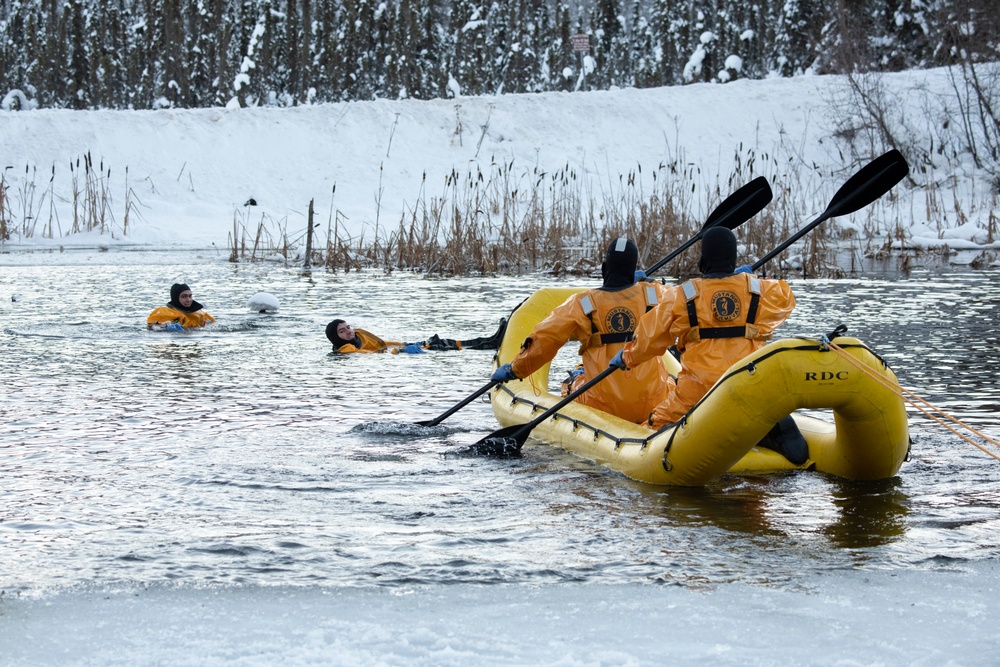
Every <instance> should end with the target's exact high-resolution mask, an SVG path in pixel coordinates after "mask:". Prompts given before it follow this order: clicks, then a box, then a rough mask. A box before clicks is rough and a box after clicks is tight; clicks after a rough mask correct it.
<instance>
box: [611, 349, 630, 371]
mask: <svg viewBox="0 0 1000 667" xmlns="http://www.w3.org/2000/svg"><path fill="white" fill-rule="evenodd" d="M624 354H625V348H622V349H620V350H618V354H616V355H615V356H614V357H612V359H611V361H609V362H608V368H610V367H612V366H614V367H615V368H620V369H622V370H623V371H627V370H628V366H626V365H625V359H623V358H622V357H623V355H624Z"/></svg>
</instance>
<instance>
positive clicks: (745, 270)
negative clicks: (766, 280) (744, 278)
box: [733, 264, 753, 273]
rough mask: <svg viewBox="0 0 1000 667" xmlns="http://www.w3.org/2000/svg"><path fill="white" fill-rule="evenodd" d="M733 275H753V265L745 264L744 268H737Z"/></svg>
mask: <svg viewBox="0 0 1000 667" xmlns="http://www.w3.org/2000/svg"><path fill="white" fill-rule="evenodd" d="M733 273H753V265H752V264H744V265H743V266H741V267H739V268H737V269H736V270H735V271H734V272H733Z"/></svg>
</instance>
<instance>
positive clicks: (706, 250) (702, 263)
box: [698, 227, 736, 276]
mask: <svg viewBox="0 0 1000 667" xmlns="http://www.w3.org/2000/svg"><path fill="white" fill-rule="evenodd" d="M698 270H699V271H701V272H702V274H703V275H710V274H711V275H724V276H728V275H730V274H731V273H732V272H733V271H735V270H736V234H733V232H732V230H731V229H726V228H725V227H712V228H711V229H709V230H708V231H707V232H705V234H704V236H702V237H701V259H700V260H698Z"/></svg>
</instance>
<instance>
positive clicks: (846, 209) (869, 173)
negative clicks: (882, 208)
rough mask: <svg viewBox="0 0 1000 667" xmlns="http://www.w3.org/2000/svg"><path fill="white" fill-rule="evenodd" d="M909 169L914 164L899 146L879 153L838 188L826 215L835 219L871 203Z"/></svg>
mask: <svg viewBox="0 0 1000 667" xmlns="http://www.w3.org/2000/svg"><path fill="white" fill-rule="evenodd" d="M909 172H910V165H908V164H907V163H906V158H904V157H903V154H902V153H900V152H899V151H897V150H896V149H893V150H891V151H889V152H888V153H884V154H882V155H880V156H878V157H877V158H875V159H874V160H872V161H871V162H869V163H868V164H867V165H865V166H864V167H863V168H862V169H861V171H859V172H858V173H856V174H854V176H851V178H850V179H848V181H847V182H846V183H844V185H842V186H841V188H840V189H839V190H837V194H835V195H834V196H833V199H832V200H830V205H829V206H827V208H826V211H825V213H824V215H825V216H826V217H827V218H835V217H837V216H840V215H846V214H848V213H854V212H855V211H857V210H859V209H862V208H864V207H865V206H868V204H871V203H872V202H873V201H875V200H876V199H878V198H879V197H881V196H882V195H884V194H885V193H886V192H888V191H889V190H891V189H892V186H894V185H896V183H899V182H900V181H901V180H903V178H904V177H905V176H906V175H907V174H908V173H909Z"/></svg>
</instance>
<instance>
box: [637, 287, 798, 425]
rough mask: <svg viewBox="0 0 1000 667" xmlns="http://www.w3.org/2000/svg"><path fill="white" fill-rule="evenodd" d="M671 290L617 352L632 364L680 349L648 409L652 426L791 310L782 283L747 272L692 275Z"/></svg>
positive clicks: (699, 392)
mask: <svg viewBox="0 0 1000 667" xmlns="http://www.w3.org/2000/svg"><path fill="white" fill-rule="evenodd" d="M672 292H673V293H672V294H671V295H670V296H669V297H665V298H664V299H663V302H662V303H661V304H660V305H659V306H657V307H656V308H655V309H653V310H651V311H650V312H649V313H647V314H646V315H645V316H643V318H642V319H641V320H640V321H639V326H638V328H637V329H636V332H635V338H634V339H633V340H632V341H631V342H630V343H629V344H628V345H626V346H625V352H624V353H623V354H622V359H623V360H624V362H625V364H626V365H627V366H628V367H629V368H632V367H633V366H635V365H641V364H642V363H644V362H646V361H647V360H649V359H655V358H659V357H660V356H661V355H663V353H664V352H665V351H666V350H667V348H668V347H670V346H671V345H674V344H676V345H677V347H678V349H680V350H681V351H682V354H681V372H680V374H678V376H677V381H676V383H674V382H671V385H672V386H671V387H670V391H669V394H668V395H667V397H666V399H665V400H664V401H663V402H662V403H661V404H660V405H658V406H656V409H655V410H653V414H652V417H651V418H650V422H649V423H650V425H652V427H653V428H660V427H661V426H663V425H664V424H670V423H672V422H675V421H677V420H679V419H680V418H681V417H683V416H684V414H685V413H687V411H688V410H690V409H691V408H692V407H694V405H695V403H697V402H698V401H699V400H701V398H702V397H703V396H704V395H705V394H706V393H708V390H709V389H711V387H712V385H713V384H715V382H716V381H717V380H718V379H719V378H720V377H722V374H723V373H724V372H725V371H726V369H728V368H729V367H730V366H732V365H733V364H734V363H736V362H737V361H739V360H740V359H742V358H743V357H745V356H746V355H748V354H750V353H751V352H754V351H756V350H759V349H760V348H761V347H763V346H764V345H765V344H766V342H767V341H768V340H770V338H771V334H772V333H773V332H774V330H775V329H777V328H778V325H780V324H781V323H782V322H784V321H785V320H786V319H787V318H788V316H789V315H790V314H791V312H792V309H794V308H795V295H793V294H792V288H791V287H789V286H788V283H786V282H785V281H784V280H765V279H761V278H757V277H756V276H754V275H752V274H749V273H737V274H734V275H731V276H726V277H723V278H696V279H694V280H691V281H688V282H686V283H684V284H683V285H680V286H679V287H675V288H673V290H672Z"/></svg>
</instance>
